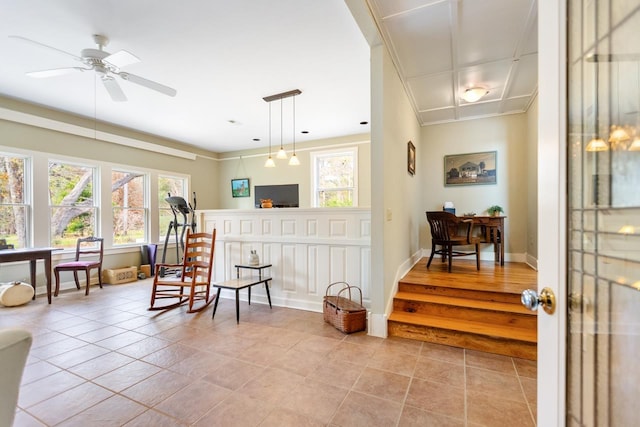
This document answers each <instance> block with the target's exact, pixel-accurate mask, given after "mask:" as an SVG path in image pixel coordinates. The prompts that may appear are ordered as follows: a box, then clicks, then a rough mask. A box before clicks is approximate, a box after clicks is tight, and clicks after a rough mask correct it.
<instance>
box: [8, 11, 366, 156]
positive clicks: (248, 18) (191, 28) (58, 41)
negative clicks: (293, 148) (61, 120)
mask: <svg viewBox="0 0 640 427" xmlns="http://www.w3.org/2000/svg"><path fill="white" fill-rule="evenodd" d="M93 34H103V35H106V36H108V37H109V38H110V43H109V45H108V46H107V47H106V48H105V50H106V51H109V52H111V53H114V52H117V51H119V50H121V49H124V50H127V51H129V52H131V53H133V54H134V55H136V56H137V57H139V58H140V59H141V62H140V63H137V64H133V65H129V66H127V67H123V69H124V70H125V71H128V72H130V73H133V74H136V75H138V76H142V77H144V78H147V79H150V80H153V81H156V82H159V83H162V84H164V85H167V86H170V87H173V88H175V89H176V90H177V96H176V97H174V98H172V97H169V96H166V95H163V94H160V93H157V92H154V91H151V90H149V89H147V88H145V87H142V86H139V85H136V84H133V83H131V82H126V81H122V80H120V79H118V81H119V83H120V86H121V88H122V90H123V92H124V93H125V95H126V96H127V98H128V101H127V102H119V103H117V102H113V101H112V100H111V99H110V97H109V95H108V93H107V92H106V90H105V88H104V87H103V86H102V84H101V82H100V81H98V82H97V83H98V86H97V87H96V89H95V90H94V83H95V81H94V78H95V73H93V72H83V73H80V72H78V73H73V74H66V75H61V76H56V77H49V78H46V79H35V78H31V77H28V76H25V73H26V72H30V71H36V70H43V69H52V68H60V67H74V66H79V65H82V64H80V63H78V62H77V61H75V60H74V59H73V58H71V57H69V56H67V55H64V54H60V53H58V52H56V51H54V50H52V49H46V48H42V47H40V46H37V45H35V44H31V43H26V42H24V41H21V40H17V39H14V38H10V37H9V36H10V35H19V36H23V37H26V38H28V39H31V40H35V41H38V42H40V43H44V44H46V45H49V46H52V47H55V48H57V49H61V50H63V51H66V52H69V53H73V54H75V55H78V56H79V55H80V51H81V50H82V49H85V48H96V45H95V44H94V42H93V39H92V35H93ZM0 58H1V64H2V65H1V66H0V95H5V96H8V97H10V98H17V99H20V100H25V101H28V102H32V103H37V104H41V105H45V106H48V107H52V108H54V109H58V110H63V111H68V112H71V113H75V114H79V115H83V116H88V117H91V118H93V117H94V111H95V115H96V116H97V119H98V120H100V121H106V122H110V123H115V124H118V125H121V126H124V127H127V128H132V129H136V130H140V131H143V132H146V133H150V134H155V135H160V136H164V137H167V138H170V139H174V140H178V141H182V142H186V143H188V144H192V145H195V146H200V147H203V148H206V149H208V150H211V151H214V152H226V151H233V150H244V149H251V148H256V147H263V146H265V145H267V144H268V139H269V135H268V134H269V131H268V126H269V120H268V117H269V115H268V114H269V107H268V104H267V103H266V102H265V101H263V99H262V98H263V97H265V96H268V95H273V94H277V93H281V92H286V91H289V90H292V89H300V90H301V91H302V94H301V95H299V96H297V97H296V127H297V132H296V133H297V136H296V141H305V140H312V139H320V138H328V137H334V136H343V135H350V134H357V133H366V132H369V125H364V126H363V125H361V124H360V122H361V121H366V122H368V121H369V116H370V101H369V100H370V95H369V93H370V85H369V46H368V45H367V43H366V41H365V39H364V37H363V35H362V33H361V32H360V30H359V28H358V27H357V25H356V23H355V20H354V19H353V17H352V16H351V14H350V12H349V9H348V8H347V6H346V4H345V2H344V1H343V0H322V1H318V0H277V1H273V0H232V1H231V0H182V1H169V0H161V1H159V0H131V1H126V0H100V1H87V0H55V1H52V0H0ZM94 93H95V95H94ZM272 109H273V141H274V145H275V144H276V142H277V143H278V144H279V141H280V120H279V117H280V116H279V114H280V104H279V101H276V102H274V103H272ZM283 110H284V119H283V122H285V124H284V126H285V129H284V132H283V133H284V142H285V144H290V143H291V134H292V132H293V128H292V121H291V119H290V118H289V116H290V115H291V113H292V110H293V108H292V105H291V98H289V99H286V100H284V101H283ZM230 120H231V121H234V122H235V123H230V122H229V121H230ZM302 130H307V131H309V134H307V135H303V134H300V133H299V131H302ZM253 138H260V139H261V141H259V142H256V141H253Z"/></svg>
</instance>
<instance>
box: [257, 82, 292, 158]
mask: <svg viewBox="0 0 640 427" xmlns="http://www.w3.org/2000/svg"><path fill="white" fill-rule="evenodd" d="M301 93H302V92H301V91H300V90H299V89H294V90H290V91H288V92H282V93H278V94H275V95H270V96H265V97H264V98H262V99H264V100H265V102H268V103H269V158H268V159H267V162H266V163H265V164H264V166H265V167H268V168H272V167H274V166H275V162H274V161H273V159H272V158H271V103H272V102H273V101H277V100H280V150H279V151H278V154H277V156H276V157H277V158H278V159H286V158H287V152H286V151H285V149H284V145H283V120H282V100H283V99H284V98H289V97H293V155H292V156H291V160H290V161H289V164H290V165H293V166H295V165H299V164H300V161H299V160H298V158H297V157H296V145H295V144H296V139H295V138H296V137H295V132H296V130H295V129H296V123H295V122H296V112H295V109H296V102H295V97H296V95H300V94H301Z"/></svg>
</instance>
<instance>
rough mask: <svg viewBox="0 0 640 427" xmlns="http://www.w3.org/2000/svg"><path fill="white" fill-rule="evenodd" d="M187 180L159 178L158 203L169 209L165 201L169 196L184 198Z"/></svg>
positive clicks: (167, 177)
mask: <svg viewBox="0 0 640 427" xmlns="http://www.w3.org/2000/svg"><path fill="white" fill-rule="evenodd" d="M185 182H186V180H185V179H184V178H176V177H170V176H160V177H158V203H159V205H160V206H162V207H166V208H168V207H169V205H168V204H167V202H165V201H164V199H166V198H167V197H168V196H169V194H171V195H172V196H182V197H184V192H185V189H184V186H185Z"/></svg>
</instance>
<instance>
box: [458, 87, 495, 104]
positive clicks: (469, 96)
mask: <svg viewBox="0 0 640 427" xmlns="http://www.w3.org/2000/svg"><path fill="white" fill-rule="evenodd" d="M488 93H489V91H488V90H487V89H485V88H483V87H480V86H474V87H470V88H469V89H467V90H465V91H464V93H463V94H462V99H464V100H465V101H467V102H476V101H479V100H480V98H482V97H483V96H485V95H486V94H488Z"/></svg>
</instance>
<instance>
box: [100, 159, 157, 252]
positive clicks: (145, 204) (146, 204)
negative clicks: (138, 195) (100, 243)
mask: <svg viewBox="0 0 640 427" xmlns="http://www.w3.org/2000/svg"><path fill="white" fill-rule="evenodd" d="M114 173H121V174H130V173H131V174H137V175H139V177H142V180H143V181H142V193H143V195H142V197H143V201H142V206H135V207H131V206H129V207H125V206H115V205H114V204H113V174H114ZM110 174H111V192H110V198H111V226H112V230H111V231H112V235H113V240H112V241H111V246H112V247H114V248H120V247H124V246H131V245H140V244H148V243H149V242H150V240H151V239H150V236H149V231H150V221H151V215H150V212H151V209H150V197H149V182H150V179H149V178H150V177H149V173H148V172H144V171H140V170H135V169H131V168H126V167H118V166H112V167H111V168H110ZM136 178H138V177H136ZM134 179H135V178H134ZM116 209H122V210H142V211H143V212H144V214H143V218H144V219H143V220H144V227H143V241H142V242H126V243H116V239H115V236H116V234H115V229H114V228H113V222H114V220H115V217H116V214H115V213H116V212H115V211H116Z"/></svg>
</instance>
